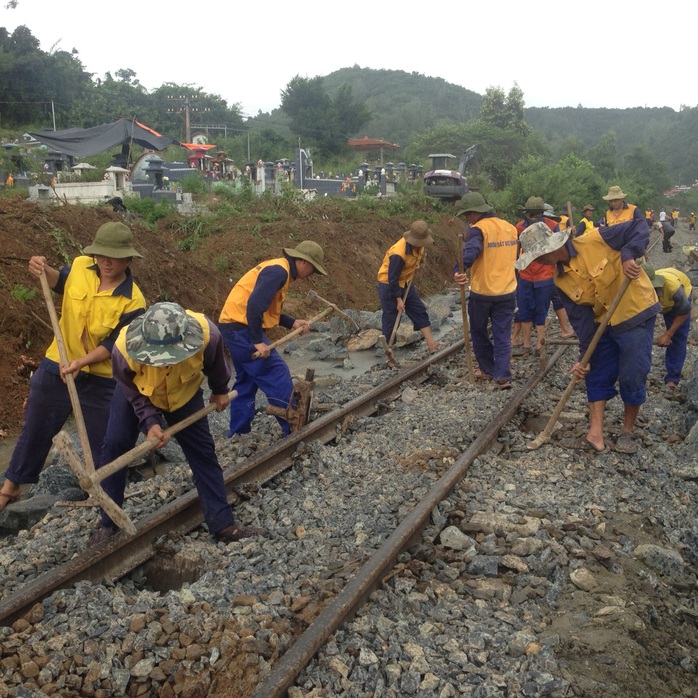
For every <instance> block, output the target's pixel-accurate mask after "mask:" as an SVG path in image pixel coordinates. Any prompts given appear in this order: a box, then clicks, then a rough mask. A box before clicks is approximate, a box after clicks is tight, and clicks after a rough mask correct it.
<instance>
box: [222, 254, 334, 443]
mask: <svg viewBox="0 0 698 698" xmlns="http://www.w3.org/2000/svg"><path fill="white" fill-rule="evenodd" d="M324 259H325V253H324V252H323V250H322V247H320V245H318V243H317V242H314V241H312V240H304V241H303V242H301V243H299V244H298V245H297V246H296V247H286V248H284V250H283V256H282V257H278V258H276V259H269V260H267V261H266V262H261V263H260V264H258V265H257V266H256V267H254V268H253V269H250V271H248V272H247V273H246V274H245V275H244V276H243V277H242V278H241V279H240V280H239V281H238V282H237V283H236V284H235V286H234V287H233V289H232V290H231V292H230V293H229V294H228V298H227V300H226V301H225V305H224V306H223V310H222V311H221V314H220V318H219V320H218V328H219V329H220V332H221V335H222V336H223V340H224V341H225V345H226V346H227V347H228V351H229V352H230V356H231V358H232V360H233V367H234V368H235V383H234V385H233V389H234V390H235V391H237V393H238V397H237V399H236V400H234V401H233V403H232V404H231V407H230V431H229V432H228V436H233V435H234V434H247V433H249V431H250V429H251V428H252V420H253V419H254V412H255V396H256V394H257V390H258V389H259V390H261V391H262V392H263V393H264V394H265V395H266V396H267V400H269V404H270V405H274V406H277V407H283V408H286V407H288V404H289V400H291V396H292V395H293V381H292V380H291V372H290V371H289V369H288V366H287V365H286V362H285V361H284V360H283V359H282V358H281V355H280V354H279V352H278V351H277V350H276V349H274V348H272V347H271V346H270V345H269V343H268V341H267V338H266V335H265V330H269V329H271V328H272V327H277V326H279V325H280V326H281V327H285V328H287V329H289V330H297V329H300V330H301V331H306V332H307V331H308V329H309V327H310V326H309V324H308V321H307V320H303V319H300V318H298V319H296V318H293V317H291V316H289V315H286V314H285V313H284V312H283V307H284V299H285V298H286V292H287V291H288V287H289V285H290V284H291V283H292V282H293V281H295V280H296V279H306V278H307V277H309V276H310V275H311V274H313V273H314V272H318V273H319V274H323V275H325V276H326V275H327V272H326V271H325V268H324V266H323V263H324ZM276 419H277V421H278V422H279V425H280V426H281V430H282V431H283V434H284V436H288V434H290V433H291V425H290V424H289V423H288V421H287V420H285V419H283V418H282V417H276Z"/></svg>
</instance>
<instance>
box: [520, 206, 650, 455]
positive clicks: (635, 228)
mask: <svg viewBox="0 0 698 698" xmlns="http://www.w3.org/2000/svg"><path fill="white" fill-rule="evenodd" d="M648 241H649V229H648V227H647V223H646V222H645V219H644V218H641V219H640V220H639V221H638V220H635V219H633V220H628V221H625V222H624V223H618V224H616V225H612V226H606V227H604V228H602V229H595V230H592V231H590V232H588V233H586V234H585V235H582V236H580V237H573V238H570V229H568V230H565V231H562V232H558V233H554V232H552V231H551V230H550V228H548V226H546V225H538V224H535V225H533V226H530V227H529V228H527V229H526V230H525V231H524V232H523V233H521V237H520V242H521V246H522V249H523V254H522V255H521V257H520V258H519V259H518V260H517V262H516V268H517V269H525V268H526V267H527V266H528V265H529V264H530V263H531V262H533V261H534V260H538V261H539V262H542V263H543V264H550V265H555V266H556V267H557V268H556V275H555V284H556V286H557V287H558V288H559V289H560V291H561V293H560V297H561V298H562V301H563V303H564V304H565V307H566V308H567V313H568V315H569V318H570V322H571V323H572V327H573V328H574V330H575V332H576V334H577V337H578V338H579V352H580V353H579V356H580V359H581V357H582V356H583V355H584V353H585V351H586V349H587V347H588V346H589V344H590V343H591V340H592V339H593V337H594V334H595V332H596V329H597V326H598V323H600V322H601V320H602V318H603V317H604V315H605V314H606V311H607V309H608V308H609V306H610V305H611V303H612V302H613V299H614V298H615V296H616V294H617V292H618V291H619V289H620V287H621V285H622V283H623V277H624V276H625V277H628V278H629V279H632V281H631V282H630V285H629V286H628V288H627V290H626V291H625V293H624V295H623V297H622V299H621V301H620V303H619V304H618V307H617V308H616V310H615V312H614V313H613V315H612V316H611V319H610V321H609V323H608V326H607V327H606V330H605V331H604V333H603V335H602V336H601V338H600V340H599V343H598V345H597V346H596V349H595V351H594V353H593V354H592V357H591V361H590V362H589V364H588V365H586V366H581V363H580V362H577V363H576V364H575V365H574V367H573V368H572V373H574V374H575V375H576V376H577V377H578V378H580V379H581V378H584V379H585V380H586V391H587V400H588V403H589V430H588V433H587V434H586V436H583V437H581V439H574V440H564V441H563V442H562V445H563V446H566V447H568V448H578V449H583V450H588V451H591V452H594V453H602V452H603V451H605V450H606V445H605V441H604V432H603V426H604V412H605V408H606V402H607V401H608V400H610V399H611V398H613V397H615V395H616V382H618V384H619V389H620V396H621V399H622V400H623V406H624V417H623V426H622V429H621V432H620V435H619V436H618V439H617V440H616V444H615V448H616V451H619V452H621V453H635V452H637V449H638V444H637V441H636V439H635V422H636V421H637V416H638V414H639V412H640V406H641V405H642V404H643V403H644V402H645V400H646V392H647V387H646V383H647V375H648V374H649V371H650V368H651V365H652V341H653V339H654V323H655V319H656V316H657V313H658V312H659V310H660V305H659V302H658V301H657V294H656V293H655V291H654V288H653V287H652V284H651V283H650V280H649V278H648V277H647V274H646V273H645V272H644V271H643V269H642V267H641V266H640V265H639V264H638V263H637V261H636V259H638V258H641V257H642V256H643V254H644V253H645V250H646V249H647V243H648Z"/></svg>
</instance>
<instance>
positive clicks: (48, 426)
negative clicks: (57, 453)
mask: <svg viewBox="0 0 698 698" xmlns="http://www.w3.org/2000/svg"><path fill="white" fill-rule="evenodd" d="M115 385H116V383H115V382H114V381H113V380H112V379H111V378H101V377H98V376H90V375H88V374H86V373H80V375H78V376H76V377H75V388H76V390H77V394H78V399H79V401H80V407H81V408H82V415H83V417H84V420H85V428H86V429H87V437H88V440H89V442H90V451H91V453H92V460H93V462H94V463H95V464H96V463H97V462H98V461H99V452H100V448H101V446H102V441H103V440H104V434H105V431H106V428H107V421H108V419H109V403H110V401H111V398H112V394H113V392H114V386H115ZM72 411H73V406H72V404H71V402H70V395H69V393H68V388H67V387H66V384H65V383H64V382H63V379H62V378H61V377H60V376H59V375H56V374H55V373H52V372H51V371H47V370H46V369H45V368H44V367H43V366H39V368H38V369H37V370H36V371H35V372H34V375H33V376H32V377H31V380H30V381H29V395H28V397H27V406H26V408H25V411H24V424H23V425H22V431H21V432H20V435H19V438H18V439H17V445H16V446H15V449H14V452H13V453H12V458H11V459H10V465H9V467H8V469H7V471H6V472H5V477H6V478H7V479H8V480H10V481H11V482H14V483H15V484H16V485H23V484H26V483H35V482H38V481H39V474H40V473H41V469H42V468H43V467H44V462H45V461H46V456H48V452H49V451H50V450H51V446H53V437H54V436H55V435H56V434H57V433H58V432H59V431H60V430H61V429H62V428H63V425H64V424H65V423H66V421H67V419H68V417H69V416H70V415H71V413H72Z"/></svg>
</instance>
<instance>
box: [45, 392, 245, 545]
mask: <svg viewBox="0 0 698 698" xmlns="http://www.w3.org/2000/svg"><path fill="white" fill-rule="evenodd" d="M228 397H229V398H230V399H231V400H233V399H235V398H236V397H237V391H236V390H231V391H230V392H229V393H228ZM215 409H216V405H215V404H214V403H210V404H209V405H206V407H202V408H201V409H200V410H197V411H196V412H194V413H193V414H190V415H189V416H188V417H187V418H186V419H183V420H182V421H181V422H177V424H173V425H172V426H171V427H168V428H167V429H165V430H164V433H165V434H169V435H170V436H172V435H174V434H176V433H177V432H179V431H182V429H185V428H186V427H188V426H189V425H191V424H194V422H197V421H198V420H199V419H201V418H202V417H205V416H206V415H208V414H210V413H211V412H213V411H214V410H215ZM53 443H54V445H55V446H56V448H57V449H58V450H59V451H60V452H61V453H62V454H63V455H64V456H65V458H66V460H67V461H68V465H70V467H71V468H72V469H73V471H74V472H75V475H76V476H77V478H78V482H79V483H80V487H81V488H82V489H83V490H84V491H85V492H87V494H89V495H90V497H91V498H92V499H93V500H94V502H95V503H96V504H98V505H99V506H100V507H102V509H104V511H105V512H106V513H107V515H108V516H109V518H110V519H111V520H112V521H113V522H114V523H115V524H116V525H117V526H118V527H119V528H121V529H123V530H124V531H126V533H128V534H129V535H133V534H134V533H135V532H136V527H135V526H134V525H133V522H132V521H131V519H129V517H128V514H126V513H125V512H124V510H123V509H122V508H121V507H119V506H118V505H117V504H116V503H115V502H114V500H113V499H112V498H111V497H110V496H109V495H108V494H107V493H106V492H105V491H104V490H103V489H102V486H101V482H102V480H104V479H105V478H108V477H109V476H110V475H113V474H114V473H116V472H118V471H119V470H121V469H122V468H125V467H126V466H127V465H130V464H131V463H133V461H135V460H137V459H138V458H140V457H141V456H143V455H145V454H146V453H148V451H152V450H153V449H154V448H155V447H156V446H157V445H158V443H160V439H158V438H156V437H151V438H149V439H146V440H145V441H143V442H142V443H140V444H138V446H135V447H134V448H132V449H131V450H130V451H127V452H126V453H124V454H123V455H121V456H119V457H118V458H117V459H116V460H113V461H112V462H111V463H107V464H106V465H104V466H103V467H101V468H99V469H98V470H95V469H94V468H92V469H90V468H89V467H88V466H86V465H85V463H83V462H82V461H81V460H80V459H79V458H78V456H77V454H76V453H75V451H74V449H73V442H72V441H71V439H70V436H68V434H67V433H66V432H65V431H59V432H58V434H56V436H54V437H53Z"/></svg>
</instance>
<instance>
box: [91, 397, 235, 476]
mask: <svg viewBox="0 0 698 698" xmlns="http://www.w3.org/2000/svg"><path fill="white" fill-rule="evenodd" d="M228 397H229V398H230V399H231V400H234V399H235V398H236V397H237V390H231V391H230V392H229V393H228ZM215 409H216V405H215V403H213V402H211V403H209V404H208V405H206V406H205V407H202V408H201V409H200V410H197V411H196V412H194V413H193V414H190V415H189V416H188V417H185V418H184V419H183V420H182V421H181V422H177V424H173V425H172V426H171V427H167V429H165V430H164V431H163V433H164V434H169V435H170V436H172V435H174V434H176V433H177V432H179V431H182V429H186V428H187V427H188V426H189V425H191V424H194V422H198V421H199V420H200V419H201V418H202V417H205V416H206V415H207V414H210V413H211V412H213V411H214V410H215ZM158 443H160V439H158V438H156V437H151V438H150V439H146V440H145V441H143V442H142V443H139V444H138V446H135V447H134V448H132V449H131V450H130V451H127V452H126V453H124V454H123V455H121V456H119V457H118V458H117V459H116V460H113V461H112V462H111V463H107V464H106V465H105V466H103V467H101V468H99V469H98V470H95V473H94V475H92V478H91V479H92V482H93V483H98V482H102V480H104V479H105V478H108V477H109V476H110V475H113V474H114V473H115V472H117V471H119V470H121V469H122V468H125V467H126V466H127V465H129V464H130V463H133V461H134V460H136V459H137V458H139V457H140V456H143V455H145V454H146V453H148V451H152V450H153V449H154V448H155V447H156V446H157V445H158Z"/></svg>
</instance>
